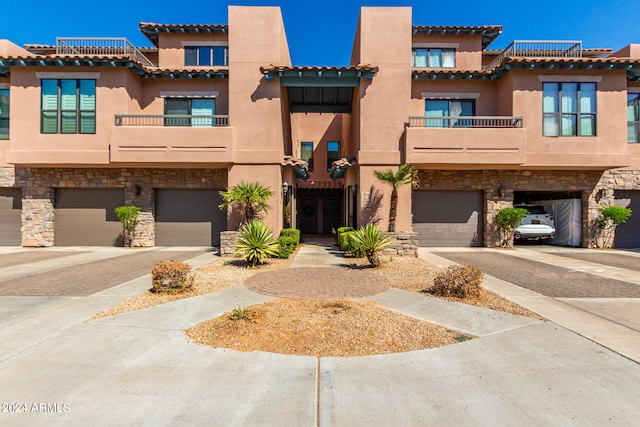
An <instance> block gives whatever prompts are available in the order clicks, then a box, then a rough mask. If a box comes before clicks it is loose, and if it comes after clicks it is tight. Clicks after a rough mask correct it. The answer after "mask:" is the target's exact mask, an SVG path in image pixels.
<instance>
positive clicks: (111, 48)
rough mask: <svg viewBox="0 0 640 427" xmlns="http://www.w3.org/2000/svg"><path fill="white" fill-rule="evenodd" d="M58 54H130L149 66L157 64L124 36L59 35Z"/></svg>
mask: <svg viewBox="0 0 640 427" xmlns="http://www.w3.org/2000/svg"><path fill="white" fill-rule="evenodd" d="M56 55H69V56H109V55H118V56H121V55H129V56H133V57H135V58H136V59H137V60H138V62H140V63H141V64H142V65H145V66H147V67H155V65H154V64H153V63H152V62H151V61H149V59H147V57H146V56H144V54H143V53H142V52H140V49H138V48H137V47H135V46H134V45H133V44H131V42H130V41H129V40H127V39H126V38H124V37H57V38H56Z"/></svg>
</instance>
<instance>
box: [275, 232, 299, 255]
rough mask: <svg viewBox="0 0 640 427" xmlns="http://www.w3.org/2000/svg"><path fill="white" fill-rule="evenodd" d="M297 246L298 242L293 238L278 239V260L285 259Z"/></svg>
mask: <svg viewBox="0 0 640 427" xmlns="http://www.w3.org/2000/svg"><path fill="white" fill-rule="evenodd" d="M296 246H298V241H297V239H296V238H295V236H283V235H280V237H278V258H282V259H287V258H289V255H291V254H292V253H293V251H294V250H295V249H296Z"/></svg>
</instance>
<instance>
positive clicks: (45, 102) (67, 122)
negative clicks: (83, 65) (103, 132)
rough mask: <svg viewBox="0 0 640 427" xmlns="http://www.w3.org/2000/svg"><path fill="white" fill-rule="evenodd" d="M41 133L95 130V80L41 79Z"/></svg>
mask: <svg viewBox="0 0 640 427" xmlns="http://www.w3.org/2000/svg"><path fill="white" fill-rule="evenodd" d="M41 132H42V133H96V81H95V80H75V79H64V80H62V79H43V80H42V123H41Z"/></svg>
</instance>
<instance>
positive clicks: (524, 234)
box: [514, 205, 556, 240]
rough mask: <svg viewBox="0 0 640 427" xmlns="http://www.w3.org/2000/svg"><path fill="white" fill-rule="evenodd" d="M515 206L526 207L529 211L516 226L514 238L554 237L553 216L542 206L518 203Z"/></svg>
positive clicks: (538, 238)
mask: <svg viewBox="0 0 640 427" xmlns="http://www.w3.org/2000/svg"><path fill="white" fill-rule="evenodd" d="M515 207H516V208H522V209H526V210H527V211H528V212H529V213H528V214H527V215H526V216H525V217H524V218H523V219H522V221H521V222H520V225H519V226H518V227H517V228H516V232H515V235H514V237H515V239H516V240H540V239H545V240H546V239H553V238H554V237H556V226H555V223H554V222H553V216H552V215H551V214H548V213H547V212H546V211H545V210H544V208H543V207H542V206H537V205H520V206H515Z"/></svg>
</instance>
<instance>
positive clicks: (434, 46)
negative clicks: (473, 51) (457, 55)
mask: <svg viewBox="0 0 640 427" xmlns="http://www.w3.org/2000/svg"><path fill="white" fill-rule="evenodd" d="M411 47H412V48H413V49H423V48H432V49H438V48H441V49H458V48H459V47H460V43H412V44H411Z"/></svg>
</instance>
